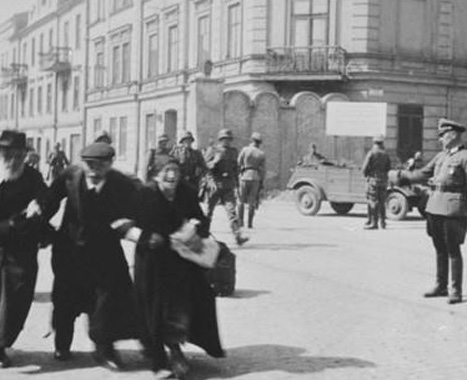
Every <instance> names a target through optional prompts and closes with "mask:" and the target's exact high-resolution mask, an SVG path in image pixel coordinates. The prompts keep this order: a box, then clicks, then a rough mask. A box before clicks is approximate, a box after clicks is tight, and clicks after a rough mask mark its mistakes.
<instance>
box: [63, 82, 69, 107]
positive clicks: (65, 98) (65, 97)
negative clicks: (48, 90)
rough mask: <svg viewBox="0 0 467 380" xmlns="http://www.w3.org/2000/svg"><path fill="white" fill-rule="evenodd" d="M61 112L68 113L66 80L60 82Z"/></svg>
mask: <svg viewBox="0 0 467 380" xmlns="http://www.w3.org/2000/svg"><path fill="white" fill-rule="evenodd" d="M62 112H68V79H63V82H62Z"/></svg>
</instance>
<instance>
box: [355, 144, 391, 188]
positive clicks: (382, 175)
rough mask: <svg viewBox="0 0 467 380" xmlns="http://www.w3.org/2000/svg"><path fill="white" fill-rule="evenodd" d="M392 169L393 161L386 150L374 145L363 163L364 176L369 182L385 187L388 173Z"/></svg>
mask: <svg viewBox="0 0 467 380" xmlns="http://www.w3.org/2000/svg"><path fill="white" fill-rule="evenodd" d="M390 169H391V159H390V158H389V155H388V154H387V153H386V151H385V150H384V148H381V147H379V146H377V145H376V144H374V145H373V147H372V148H371V150H370V151H369V152H368V153H367V155H366V157H365V160H364V161H363V165H362V171H363V175H364V176H365V177H367V179H368V180H369V181H374V182H376V184H381V185H384V186H385V184H386V183H387V181H388V172H389V170H390Z"/></svg>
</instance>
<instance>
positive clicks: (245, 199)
mask: <svg viewBox="0 0 467 380" xmlns="http://www.w3.org/2000/svg"><path fill="white" fill-rule="evenodd" d="M262 142H263V139H262V137H261V135H260V134H259V133H258V132H254V133H253V134H252V135H251V143H250V144H249V145H248V146H246V147H244V148H243V149H242V150H241V151H240V154H239V156H238V166H239V168H240V189H239V197H238V198H239V199H238V201H239V202H238V219H239V222H240V226H243V217H244V213H245V203H246V204H247V205H248V228H253V219H254V216H255V210H256V209H257V207H258V206H259V194H260V191H261V189H262V188H263V184H264V178H265V176H266V156H265V154H264V152H263V151H262V150H261V149H260V146H261V144H262Z"/></svg>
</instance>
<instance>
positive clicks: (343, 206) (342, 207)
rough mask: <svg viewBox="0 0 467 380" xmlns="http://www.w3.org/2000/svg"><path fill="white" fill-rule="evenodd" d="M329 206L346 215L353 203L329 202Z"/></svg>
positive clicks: (337, 212)
mask: <svg viewBox="0 0 467 380" xmlns="http://www.w3.org/2000/svg"><path fill="white" fill-rule="evenodd" d="M330 205H331V208H332V209H333V210H334V211H335V212H336V214H339V215H346V214H347V213H348V212H349V211H350V210H352V207H353V205H354V204H353V203H341V202H330Z"/></svg>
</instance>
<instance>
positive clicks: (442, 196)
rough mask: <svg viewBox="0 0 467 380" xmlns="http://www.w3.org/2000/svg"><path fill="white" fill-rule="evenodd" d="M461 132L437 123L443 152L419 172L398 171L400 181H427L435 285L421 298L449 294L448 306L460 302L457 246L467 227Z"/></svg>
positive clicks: (466, 153)
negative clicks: (434, 259) (433, 249)
mask: <svg viewBox="0 0 467 380" xmlns="http://www.w3.org/2000/svg"><path fill="white" fill-rule="evenodd" d="M464 131H465V127H464V126H463V125H461V124H459V123H457V122H455V121H453V120H447V119H441V120H439V123H438V135H439V139H440V141H441V143H442V146H443V150H442V151H441V152H440V153H438V154H437V155H436V156H435V157H434V158H433V159H432V160H431V161H430V162H429V163H428V164H427V165H425V166H424V167H423V168H421V169H419V170H414V171H407V170H403V171H400V172H398V177H399V178H400V179H406V180H409V181H410V182H412V183H417V182H423V181H425V180H428V179H430V181H429V183H430V187H431V193H430V196H429V198H428V203H427V205H426V210H425V211H426V217H427V232H428V235H429V236H430V237H431V239H432V241H433V245H434V247H435V250H436V283H435V286H434V288H433V289H431V290H430V291H428V292H427V293H425V294H424V296H425V297H446V296H448V295H449V298H448V303H449V304H456V303H459V302H462V272H463V262H462V254H461V249H460V246H461V244H463V243H464V240H465V233H466V227H467V196H466V194H467V149H466V148H465V146H464V145H463V143H462V140H461V135H462V133H463V132H464ZM449 270H451V292H450V293H449V292H448V277H449Z"/></svg>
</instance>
